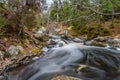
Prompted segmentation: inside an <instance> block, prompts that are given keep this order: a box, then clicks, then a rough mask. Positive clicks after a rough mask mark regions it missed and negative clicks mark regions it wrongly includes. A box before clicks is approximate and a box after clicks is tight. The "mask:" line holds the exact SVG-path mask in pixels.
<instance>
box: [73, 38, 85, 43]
mask: <svg viewBox="0 0 120 80" xmlns="http://www.w3.org/2000/svg"><path fill="white" fill-rule="evenodd" d="M73 41H74V42H77V43H82V42H83V40H82V39H79V38H74V39H73Z"/></svg>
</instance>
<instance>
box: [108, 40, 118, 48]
mask: <svg viewBox="0 0 120 80" xmlns="http://www.w3.org/2000/svg"><path fill="white" fill-rule="evenodd" d="M107 43H108V44H109V45H110V46H114V47H120V39H116V38H115V39H112V40H108V41H107Z"/></svg>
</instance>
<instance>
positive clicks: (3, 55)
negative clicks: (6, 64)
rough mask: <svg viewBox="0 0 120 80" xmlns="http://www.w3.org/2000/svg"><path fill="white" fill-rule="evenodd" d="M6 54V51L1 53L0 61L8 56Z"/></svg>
mask: <svg viewBox="0 0 120 80" xmlns="http://www.w3.org/2000/svg"><path fill="white" fill-rule="evenodd" d="M5 54H6V53H5V52H4V51H0V59H2V60H3V59H4V58H5V57H6V56H5Z"/></svg>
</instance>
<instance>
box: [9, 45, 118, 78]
mask: <svg viewBox="0 0 120 80" xmlns="http://www.w3.org/2000/svg"><path fill="white" fill-rule="evenodd" d="M81 65H86V67H85V68H83V69H79V67H81ZM119 67H120V52H119V51H115V50H110V49H105V48H101V47H94V46H85V45H82V44H79V43H76V44H75V43H72V44H68V45H66V46H64V47H58V48H52V49H50V50H48V51H47V52H46V54H45V55H44V56H42V57H40V59H38V60H37V61H35V62H34V63H32V64H30V65H28V66H27V67H24V68H23V67H22V69H21V68H20V69H18V71H19V72H17V73H16V74H15V75H13V73H9V75H8V78H9V80H50V79H51V78H52V77H54V76H56V75H61V74H64V75H69V76H73V77H78V78H81V79H83V80H120V75H119ZM113 73H114V74H118V76H111V74H113Z"/></svg>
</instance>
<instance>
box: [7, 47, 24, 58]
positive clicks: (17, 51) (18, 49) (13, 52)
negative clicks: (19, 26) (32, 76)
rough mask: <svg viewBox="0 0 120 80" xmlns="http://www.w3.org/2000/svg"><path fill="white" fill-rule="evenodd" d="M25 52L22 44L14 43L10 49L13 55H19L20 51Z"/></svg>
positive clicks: (9, 51)
mask: <svg viewBox="0 0 120 80" xmlns="http://www.w3.org/2000/svg"><path fill="white" fill-rule="evenodd" d="M23 52H24V49H23V47H22V46H14V45H11V46H10V47H9V49H8V53H9V54H10V55H11V56H13V55H18V54H20V53H23Z"/></svg>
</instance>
